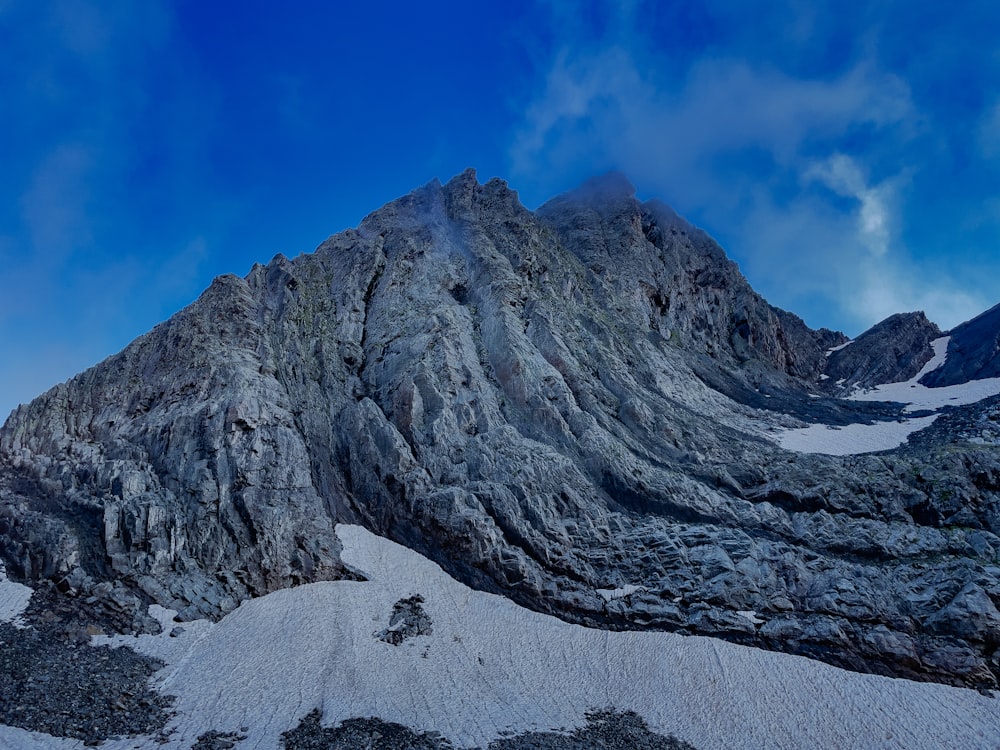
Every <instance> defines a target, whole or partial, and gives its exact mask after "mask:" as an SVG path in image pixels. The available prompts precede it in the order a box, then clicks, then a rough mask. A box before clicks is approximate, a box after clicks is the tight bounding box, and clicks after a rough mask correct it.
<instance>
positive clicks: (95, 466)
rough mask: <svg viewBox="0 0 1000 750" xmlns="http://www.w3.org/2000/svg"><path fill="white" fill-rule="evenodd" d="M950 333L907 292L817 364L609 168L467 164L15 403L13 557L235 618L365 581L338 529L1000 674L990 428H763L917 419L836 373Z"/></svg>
mask: <svg viewBox="0 0 1000 750" xmlns="http://www.w3.org/2000/svg"><path fill="white" fill-rule="evenodd" d="M937 333H939V332H938V331H937V330H936V328H935V327H933V324H930V323H929V322H928V321H926V318H924V317H923V316H922V315H919V314H912V315H909V316H899V317H898V318H896V319H891V320H890V321H887V322H886V323H885V324H884V325H881V326H880V327H879V326H877V327H876V328H875V329H872V331H871V332H868V333H867V334H866V335H865V336H863V337H859V339H858V340H857V341H855V342H854V343H853V344H851V345H850V346H848V347H845V348H844V349H843V350H842V351H844V352H848V351H850V350H852V349H853V350H854V351H853V352H851V354H850V355H849V356H848V355H847V354H844V355H840V356H837V357H836V359H834V355H832V354H831V357H830V362H828V361H827V356H826V353H827V351H828V350H829V349H830V348H832V347H835V346H838V345H840V344H842V343H844V341H846V337H844V336H843V335H842V334H837V333H834V332H830V331H824V330H820V331H814V330H812V329H810V328H809V327H808V326H806V325H805V323H803V321H802V320H801V319H799V318H798V317H796V316H794V315H793V314H791V313H788V312H785V311H782V310H779V309H777V308H774V307H772V306H771V305H769V304H768V303H767V302H766V300H764V299H763V298H762V297H760V295H758V294H757V293H756V292H755V291H754V290H753V289H752V288H751V287H750V285H749V283H748V282H747V280H746V279H745V278H744V277H743V276H742V274H741V273H740V272H739V269H738V268H737V267H736V265H735V264H734V263H732V262H731V261H729V260H728V259H727V258H726V256H725V254H724V252H723V251H722V249H721V248H719V246H718V245H717V244H716V243H715V242H714V241H713V240H712V239H711V238H710V237H709V236H708V235H707V234H706V233H704V232H702V231H700V230H697V229H695V228H693V227H692V226H691V225H689V224H688V223H687V222H685V221H684V220H683V219H681V218H680V217H678V216H677V215H676V214H675V213H674V212H673V211H671V210H669V209H668V208H667V207H665V206H664V205H663V204H660V203H657V202H647V203H640V202H638V201H637V200H636V199H635V198H634V190H633V189H632V187H631V186H630V185H628V183H627V181H625V180H623V178H621V177H620V176H615V175H612V176H606V177H604V178H601V179H599V180H598V181H596V182H595V183H594V184H592V185H590V186H589V187H586V188H581V190H579V191H575V192H574V193H571V194H568V195H566V196H561V197H559V198H556V199H553V200H552V201H549V202H548V203H546V204H545V205H544V206H542V208H540V209H539V210H538V211H536V212H532V211H529V210H527V209H526V208H525V207H524V206H522V205H521V203H520V202H519V200H518V198H517V194H516V193H515V192H514V191H513V190H511V189H510V188H509V187H508V186H507V184H506V183H504V182H503V181H501V180H490V181H488V182H486V183H485V184H480V183H479V182H478V180H477V178H476V176H475V173H474V172H472V171H467V172H464V173H462V174H461V175H459V176H458V177H456V178H454V179H452V180H450V181H449V182H447V183H445V184H443V185H442V184H440V183H439V182H436V181H435V182H431V183H429V184H427V185H425V186H424V187H422V188H420V189H418V190H416V191H414V192H412V193H410V194H409V195H406V196H403V197H402V198H399V199H398V200H395V201H392V202H391V203H389V204H387V205H386V206H384V207H383V208H381V209H379V210H377V211H375V212H373V213H372V214H370V215H369V216H368V217H366V218H365V219H364V221H363V222H362V223H361V225H360V226H359V227H358V228H357V229H356V230H348V231H346V232H342V233H340V234H337V235H334V236H332V237H330V238H329V239H327V240H326V241H325V242H324V243H323V244H322V245H320V247H319V248H318V249H317V250H316V252H314V253H312V254H308V255H302V256H299V257H296V258H295V259H292V260H289V259H288V258H285V257H284V256H276V257H275V258H274V259H273V260H272V261H271V262H270V263H269V264H267V265H258V266H255V267H254V268H253V270H252V271H251V272H250V273H249V274H248V275H247V277H246V278H238V277H235V276H225V277H220V278H219V279H217V280H216V282H215V283H213V284H212V286H211V287H210V288H209V289H208V290H207V291H206V292H205V293H204V294H203V295H202V296H201V297H200V298H199V299H198V300H197V301H196V302H195V303H194V304H192V305H191V306H189V307H188V308H186V309H185V310H183V311H181V312H179V313H178V314H177V315H175V316H174V317H172V318H171V319H170V320H168V321H166V322H165V323H163V324H161V325H160V326H157V327H156V328H154V329H153V330H152V331H150V332H149V333H148V334H146V335H145V336H143V337H140V338H139V339H137V340H136V341H135V342H133V343H132V344H130V345H129V346H128V347H126V348H125V350H123V351H122V352H121V353H119V354H117V355H115V356H114V357H112V358H110V359H109V360H107V361H105V362H103V363H100V364H98V365H97V366H95V367H94V368H92V369H90V370H88V371H87V372H84V373H81V374H80V375H78V376H76V377H75V378H73V379H71V380H70V381H69V382H67V383H65V384H63V385H61V386H59V387H57V388H55V389H53V390H51V391H49V392H48V393H46V394H43V395H42V396H40V397H39V398H38V399H36V400H35V401H34V402H32V404H30V405H28V406H26V407H22V408H21V409H19V410H17V411H16V412H15V414H14V415H13V416H12V417H11V419H10V420H9V421H8V422H7V423H6V424H5V425H4V426H3V427H2V428H0V557H2V558H3V560H4V562H5V564H6V567H7V570H8V572H9V573H10V574H11V575H12V576H14V577H17V578H20V579H22V580H27V581H31V582H32V584H33V585H36V586H40V587H44V586H49V588H50V589H51V591H50V593H51V596H52V597H53V598H52V599H51V601H59V602H62V603H63V604H62V605H61V606H65V607H67V608H68V609H70V610H72V611H74V612H76V613H77V615H79V612H81V611H85V612H86V616H87V617H94V618H104V620H105V621H107V622H108V623H110V625H109V627H110V626H111V625H113V626H114V627H117V628H123V627H125V628H128V627H131V628H141V627H146V626H147V625H148V622H147V620H146V619H145V614H144V612H145V606H146V605H147V604H148V603H150V602H157V603H159V604H162V605H164V606H169V607H170V608H172V609H176V610H178V611H179V613H180V616H181V618H182V619H184V618H186V619H192V618H197V617H202V616H208V617H214V618H218V617H220V616H222V615H224V614H225V613H226V612H229V611H230V610H232V609H233V608H234V607H236V606H237V605H238V604H239V603H240V602H241V601H243V600H245V599H247V598H251V597H256V596H260V595H262V594H266V593H268V592H271V591H274V590H276V589H280V588H285V587H289V586H294V585H297V584H300V583H305V582H311V581H319V580H325V579H331V578H340V577H349V576H351V575H353V573H352V571H351V569H350V568H349V567H348V566H345V565H344V563H343V561H342V560H341V555H340V552H341V549H342V548H341V544H340V541H339V539H338V538H337V535H336V533H335V530H334V529H335V526H336V524H337V523H353V524H361V525H364V526H366V527H367V528H368V529H370V530H372V531H374V532H376V533H378V534H381V535H384V536H388V537H390V538H392V539H393V540H395V541H398V542H401V543H403V544H405V545H407V546H409V547H411V548H413V549H415V550H417V551H419V552H421V553H423V554H425V555H427V556H428V557H430V558H432V559H433V560H434V561H436V562H438V563H439V564H440V565H442V566H443V567H444V568H445V570H447V571H448V572H449V573H451V574H453V575H454V576H456V577H458V578H460V579H461V580H463V581H464V582H466V583H468V584H471V585H473V586H475V587H477V588H480V589H483V590H487V591H492V592H497V593H503V594H504V595H506V596H508V597H510V598H512V599H514V600H515V601H517V602H520V603H522V604H524V605H526V606H529V607H532V608H534V609H536V610H540V611H543V612H549V613H553V614H557V615H559V616H561V617H564V618H566V619H570V620H573V621H575V622H580V623H584V624H589V625H594V626H603V627H615V628H661V629H670V630H680V631H683V632H693V633H702V634H712V635H717V636H720V637H726V638H730V639H732V640H738V641H741V642H745V643H751V644H754V645H758V646H762V647H765V648H772V649H779V650H787V651H792V652H796V653H802V654H805V655H809V656H812V657H816V658H821V659H824V660H826V661H830V662H833V663H836V664H840V665H844V666H848V667H851V668H854V669H862V670H867V671H876V672H882V673H889V674H896V675H903V676H909V677H918V678H922V679H936V680H940V681H946V682H953V683H958V684H965V685H976V686H990V685H995V684H996V681H997V675H998V674H1000V666H998V665H997V663H996V657H995V645H996V643H998V642H1000V635H998V634H1000V622H997V621H995V618H993V617H992V614H990V613H987V614H986V615H985V616H983V617H981V618H979V619H977V620H975V621H973V622H971V624H968V626H967V627H963V629H962V630H961V634H960V635H956V633H957V632H958V631H955V630H954V629H953V628H951V625H950V623H954V622H955V621H957V620H958V619H961V617H962V613H963V612H965V611H966V610H967V609H968V608H969V607H970V606H972V604H970V602H973V603H974V602H979V601H982V596H983V595H984V594H981V592H986V593H985V595H986V596H987V597H991V596H993V594H992V593H990V592H995V591H996V590H997V586H998V583H997V578H996V571H995V566H994V567H990V566H991V565H992V564H993V562H992V561H994V560H995V557H996V554H997V550H1000V537H998V536H997V533H998V532H1000V516H998V510H997V509H998V503H997V497H998V494H997V493H998V490H1000V462H998V460H997V457H996V456H995V455H994V452H993V451H992V450H991V449H990V448H988V447H975V446H974V445H973V446H969V445H967V446H965V448H964V449H963V451H955V450H951V449H950V448H949V450H947V451H945V450H943V449H941V445H940V444H939V443H934V442H933V441H930V442H928V443H925V444H924V447H913V448H911V449H909V452H903V451H900V452H897V453H893V454H889V455H879V456H847V457H839V456H827V455H818V454H800V453H790V452H788V451H785V450H783V449H782V448H780V447H779V445H778V444H777V442H776V441H775V439H774V437H773V436H774V433H775V431H777V430H779V429H782V428H784V427H787V426H789V425H800V424H803V422H802V421H801V420H807V421H816V420H817V419H818V415H823V416H824V417H827V418H830V419H831V420H832V421H831V422H828V424H831V425H836V424H842V423H846V422H851V421H853V422H861V421H871V420H873V419H886V418H893V419H894V418H896V417H898V416H899V414H900V409H901V405H899V404H859V403H855V402H848V401H843V400H838V399H832V398H823V397H821V395H820V394H818V393H816V392H815V390H816V384H817V381H818V380H819V377H820V375H821V374H823V373H824V370H826V369H827V368H829V367H830V366H831V363H832V364H833V365H834V366H836V367H843V368H845V371H850V372H851V373H854V372H856V371H858V368H859V367H860V368H861V369H862V370H864V369H865V368H875V367H877V366H879V365H880V363H881V362H882V361H883V360H882V359H881V358H880V357H881V356H882V353H884V351H885V350H886V347H888V346H889V345H890V344H892V343H893V342H896V343H900V342H902V346H901V348H900V351H899V353H898V354H895V353H893V354H892V355H891V357H890V359H892V358H895V359H894V362H895V365H894V366H895V367H896V371H899V368H900V366H901V365H900V362H901V361H903V360H905V362H904V365H903V367H904V370H905V371H907V372H908V371H909V369H912V367H916V366H918V363H919V361H920V358H921V357H922V356H923V354H925V353H926V351H925V347H926V344H927V342H928V340H929V339H928V337H932V336H936V335H937ZM960 334H961V335H960ZM969 335H971V334H969ZM954 336H956V337H957V338H958V339H959V340H962V339H963V338H964V334H962V332H960V331H958V329H956V332H954ZM862 339H864V340H862ZM865 342H869V343H865ZM855 347H857V348H856V349H855ZM861 355H863V356H861ZM852 358H853V359H852ZM862 380H863V377H862V376H859V378H858V381H857V382H862ZM831 415H832V416H831ZM968 418H969V419H970V420H971V419H973V418H972V417H968ZM932 558H934V559H940V560H944V561H945V562H944V563H942V566H939V567H929V566H928V565H926V561H927V560H928V559H932ZM942 571H943V572H942ZM972 584H974V586H973V587H972V588H969V586H970V585H972ZM609 591H610V592H616V591H627V592H630V593H628V594H627V595H621V596H609V595H606V592H609ZM599 592H605V594H601V593H599ZM963 592H965V593H963ZM969 592H971V593H969ZM88 602H89V603H88ZM748 612H749V613H751V616H747V615H746V613H748ZM79 616H82V615H79ZM950 628H951V629H950Z"/></svg>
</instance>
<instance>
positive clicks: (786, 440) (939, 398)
mask: <svg viewBox="0 0 1000 750" xmlns="http://www.w3.org/2000/svg"><path fill="white" fill-rule="evenodd" d="M949 340H950V337H949V336H942V337H940V338H937V339H935V340H934V341H932V342H931V346H932V347H933V349H934V356H933V357H932V358H931V359H930V361H928V362H927V364H925V365H924V366H923V367H922V368H921V370H920V372H918V373H917V374H916V375H914V376H913V377H912V378H910V379H909V380H907V381H905V382H902V383H885V384H883V385H878V386H875V387H873V388H865V389H862V390H858V391H855V392H853V393H851V394H850V395H848V396H847V398H849V399H852V400H854V401H898V402H899V403H902V404H906V406H905V407H904V408H903V412H904V414H912V413H914V412H925V411H939V410H940V409H942V408H944V407H945V406H964V405H966V404H973V403H976V402H977V401H982V400H983V399H984V398H989V397H990V396H995V395H997V394H1000V378H985V379H983V380H970V381H969V382H968V383H961V384H960V385H949V386H943V387H941V388H928V387H927V386H925V385H921V384H920V383H919V382H918V381H919V380H920V379H921V378H922V377H924V376H925V375H927V374H928V373H930V372H933V371H934V370H936V369H937V368H939V367H941V366H942V365H943V364H944V363H945V360H946V358H947V356H948V342H949ZM845 346H846V344H845ZM842 383H843V381H842V380H838V381H837V385H841V384H842ZM937 417H938V415H937V414H932V415H930V416H923V417H909V418H904V419H902V420H900V421H897V422H876V423H875V424H870V425H866V424H851V425H845V426H843V427H836V426H833V425H826V424H814V425H809V426H808V427H801V428H788V429H784V430H782V431H781V432H780V433H779V434H778V435H777V436H776V439H777V442H778V444H779V445H780V446H781V447H782V448H784V449H785V450H790V451H796V452H798V453H824V454H826V455H830V456H848V455H856V454H859V453H874V452H876V451H884V450H890V449H892V448H898V447H899V446H900V445H902V444H903V443H905V442H906V440H907V438H909V436H910V435H912V434H913V433H914V432H917V431H918V430H922V429H924V428H925V427H928V426H930V425H931V424H932V423H933V422H934V420H935V419H936V418H937Z"/></svg>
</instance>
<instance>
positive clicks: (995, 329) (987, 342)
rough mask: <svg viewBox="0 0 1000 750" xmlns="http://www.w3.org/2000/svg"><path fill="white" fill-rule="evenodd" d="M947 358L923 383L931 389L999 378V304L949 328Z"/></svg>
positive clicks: (922, 380) (922, 379)
mask: <svg viewBox="0 0 1000 750" xmlns="http://www.w3.org/2000/svg"><path fill="white" fill-rule="evenodd" d="M948 335H949V336H951V340H950V341H949V342H948V358H947V359H946V360H945V363H944V365H943V366H942V367H940V368H938V369H936V370H934V371H933V372H930V373H928V374H927V375H926V376H924V377H923V378H921V380H920V382H921V383H923V384H924V385H927V386H930V387H932V388H935V387H938V386H943V385H955V384H957V383H967V382H968V381H970V380H979V379H981V378H996V377H1000V305H996V306H995V307H991V308H990V309H989V310H987V311H986V312H984V313H983V314H982V315H978V316H976V317H975V318H973V319H972V320H970V321H968V322H966V323H962V325H960V326H958V327H957V328H955V329H954V330H953V331H950V332H949V334H948Z"/></svg>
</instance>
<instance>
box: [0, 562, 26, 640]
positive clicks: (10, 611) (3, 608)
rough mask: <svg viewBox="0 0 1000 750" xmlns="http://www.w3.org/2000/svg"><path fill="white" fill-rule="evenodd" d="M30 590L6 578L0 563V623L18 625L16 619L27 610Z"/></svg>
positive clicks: (5, 572)
mask: <svg viewBox="0 0 1000 750" xmlns="http://www.w3.org/2000/svg"><path fill="white" fill-rule="evenodd" d="M30 598H31V589H30V588H28V587H27V586H24V585H23V584H20V583H15V582H14V581H11V580H9V579H8V578H7V571H6V570H5V569H4V567H3V564H2V563H0V622H10V623H13V624H15V625H17V624H18V622H19V620H18V617H19V616H20V614H21V613H22V612H24V610H25V609H27V608H28V600H29V599H30Z"/></svg>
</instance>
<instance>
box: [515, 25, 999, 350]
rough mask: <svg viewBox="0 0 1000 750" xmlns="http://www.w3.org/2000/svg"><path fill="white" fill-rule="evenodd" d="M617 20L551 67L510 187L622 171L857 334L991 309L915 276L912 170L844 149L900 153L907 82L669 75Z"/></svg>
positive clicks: (758, 279)
mask: <svg viewBox="0 0 1000 750" xmlns="http://www.w3.org/2000/svg"><path fill="white" fill-rule="evenodd" d="M623 18H624V19H625V21H628V19H629V18H630V17H629V16H627V15H622V16H620V17H619V21H621V20H622V19H623ZM795 18H798V19H799V20H798V21H797V22H796V23H797V24H798V25H802V24H804V26H803V28H804V27H805V26H809V24H811V23H813V22H814V21H815V20H816V19H815V18H813V17H812V16H810V15H809V14H798V15H797V16H795ZM799 22H801V23H799ZM622 25H623V24H622V23H621V22H620V23H617V24H614V27H615V28H616V29H618V30H617V31H615V32H614V33H613V35H612V36H611V38H608V39H606V40H605V41H604V43H600V41H599V42H598V43H597V44H595V43H594V42H593V40H591V39H583V40H579V43H574V40H573V39H566V38H564V39H563V40H562V41H561V45H562V46H561V47H559V48H558V49H557V50H556V51H555V52H554V53H553V55H552V56H551V58H549V63H548V66H547V67H546V68H544V70H543V75H542V76H541V77H540V85H539V89H538V92H537V95H536V96H535V98H534V99H533V100H532V101H531V103H530V105H529V106H528V107H527V108H526V109H525V114H524V117H523V119H522V122H521V125H520V128H519V130H518V131H517V133H516V137H515V138H514V140H513V143H512V146H511V150H510V156H511V162H512V166H513V170H514V172H515V177H518V178H521V179H525V180H531V181H533V182H534V183H535V185H536V188H537V190H538V192H545V193H549V194H551V193H552V192H553V191H554V190H558V189H566V188H569V187H572V186H573V184H575V183H577V182H578V181H579V180H580V179H582V178H583V177H586V176H589V175H591V174H594V173H598V172H600V171H603V170H607V169H611V168H615V169H620V170H622V171H623V172H624V173H625V174H626V175H628V176H629V177H630V178H631V179H632V180H634V181H635V182H636V184H637V185H638V187H639V189H640V193H642V194H646V195H657V196H659V197H662V198H664V199H666V200H668V201H670V202H673V203H674V204H675V207H676V208H677V209H678V210H680V211H681V212H682V213H685V214H687V215H689V216H690V217H692V218H694V219H695V220H697V221H699V222H701V223H703V224H704V225H705V226H706V228H707V229H708V230H709V231H710V232H711V233H713V234H715V235H716V236H718V237H720V238H721V239H723V241H724V243H725V244H726V245H727V248H726V249H727V251H728V252H730V254H731V255H732V256H734V257H736V258H737V259H738V260H739V261H740V263H741V266H742V267H743V270H744V272H745V273H746V274H747V276H748V277H749V278H750V280H751V282H752V283H753V284H754V285H755V286H756V287H757V288H758V290H759V291H761V292H762V293H763V294H764V295H765V296H766V297H768V299H770V300H771V301H772V302H774V303H775V304H778V305H781V306H783V307H787V308H789V309H791V310H793V311H795V312H798V313H799V314H803V315H805V316H806V318H807V321H808V322H809V323H810V324H812V325H816V326H820V325H839V326H842V327H845V328H847V329H849V332H851V333H857V332H860V330H862V329H864V328H867V327H868V326H870V325H872V324H874V323H875V322H877V321H878V320H881V319H882V318H884V317H886V316H887V315H890V314H892V313H895V312H901V311H906V310H915V309H923V310H925V311H926V312H927V314H928V315H929V316H930V317H931V318H932V319H934V320H936V321H937V322H938V323H939V324H941V325H942V326H944V327H950V326H953V325H955V324H956V323H958V322H961V321H962V320H965V319H967V318H969V317H972V316H973V315H975V314H977V313H978V312H980V311H982V310H983V309H985V308H986V307H987V306H988V300H985V299H982V298H980V297H979V296H978V295H976V294H974V293H970V292H968V291H966V290H965V289H963V288H962V286H961V284H960V283H959V281H958V280H957V278H952V277H951V276H950V275H949V274H948V273H947V272H945V273H942V274H939V275H937V276H936V277H934V278H931V277H923V276H921V275H920V273H919V272H918V271H916V270H915V269H914V268H912V267H911V266H912V262H913V260H912V257H911V255H910V253H909V252H908V248H907V247H906V246H905V242H904V241H903V236H904V234H903V233H904V230H905V223H904V214H903V210H904V209H905V203H904V201H905V197H906V192H905V191H904V190H903V188H904V187H905V186H906V185H907V180H908V179H909V177H910V174H911V169H912V168H913V167H912V165H911V164H908V163H901V162H900V161H899V160H898V158H897V161H896V162H895V169H893V161H888V162H878V171H879V174H880V175H881V176H880V177H879V178H878V179H872V177H871V175H872V174H873V171H874V170H873V164H874V163H875V161H876V160H875V159H874V158H873V154H871V153H868V152H865V151H864V150H859V149H853V150H852V149H851V148H850V146H851V145H852V144H854V143H856V142H857V139H856V138H855V136H856V134H858V133H864V134H867V135H870V134H877V135H879V136H882V137H884V138H885V139H886V140H891V141H892V142H893V143H894V144H897V145H899V144H905V143H906V142H907V141H908V139H910V138H912V137H913V136H914V133H917V132H919V130H920V128H921V127H922V125H921V123H922V115H921V113H920V112H919V111H917V108H916V106H915V104H914V103H913V101H912V99H911V96H910V90H909V88H908V86H907V84H906V82H905V81H903V80H902V79H900V78H899V77H897V76H895V75H893V74H892V73H890V72H887V71H886V70H884V69H882V68H880V67H879V66H878V64H877V63H876V62H874V58H871V57H866V58H864V59H861V60H860V61H855V62H854V63H853V64H851V65H849V66H847V67H845V68H843V69H842V70H841V71H840V73H839V74H836V75H830V76H825V77H814V78H807V77H797V76H794V75H790V74H788V73H786V72H783V71H782V70H780V69H778V68H777V67H775V66H773V65H768V64H762V63H751V62H748V61H747V60H744V59H740V58H737V57H725V58H723V57H718V56H703V57H702V58H701V59H698V60H695V61H694V62H692V63H691V64H689V65H688V66H687V67H685V68H683V69H682V70H681V71H680V72H679V73H677V72H675V73H673V74H672V76H668V75H666V73H665V71H668V70H676V66H674V67H671V66H665V65H662V64H661V63H662V59H659V58H655V57H654V56H653V55H652V54H650V52H649V49H650V48H651V47H652V46H653V45H652V44H651V43H650V41H649V40H648V39H647V38H646V37H645V35H644V30H643V28H642V27H641V26H639V25H638V24H635V23H633V24H632V26H631V27H630V29H631V33H625V32H622V31H621V28H622ZM995 117H996V118H997V124H998V125H1000V107H998V109H997V112H996V113H995ZM990 123H991V124H990V125H989V126H986V125H984V131H987V130H988V132H989V133H991V134H992V133H996V134H997V142H996V144H997V148H998V152H1000V128H992V120H991V121H990ZM863 140H864V139H862V141H863ZM991 143H992V142H991ZM869 159H872V161H869ZM824 316H825V317H824Z"/></svg>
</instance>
